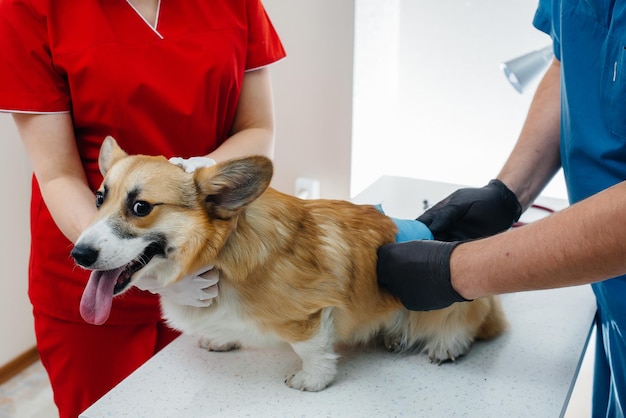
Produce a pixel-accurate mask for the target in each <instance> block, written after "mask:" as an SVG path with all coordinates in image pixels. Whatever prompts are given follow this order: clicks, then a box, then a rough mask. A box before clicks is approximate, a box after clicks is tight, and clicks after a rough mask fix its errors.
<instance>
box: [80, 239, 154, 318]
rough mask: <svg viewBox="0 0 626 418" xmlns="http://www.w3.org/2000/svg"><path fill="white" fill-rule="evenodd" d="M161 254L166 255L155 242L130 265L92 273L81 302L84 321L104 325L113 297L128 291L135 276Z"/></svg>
mask: <svg viewBox="0 0 626 418" xmlns="http://www.w3.org/2000/svg"><path fill="white" fill-rule="evenodd" d="M159 254H160V255H163V254H165V252H164V250H163V246H162V245H161V244H160V243H157V242H153V243H151V244H150V245H148V246H147V247H146V249H145V250H144V252H143V253H142V254H141V255H140V256H139V257H137V258H136V259H134V260H133V261H131V262H130V263H128V264H125V265H123V266H121V267H118V268H116V269H113V270H94V271H92V272H91V275H90V276H89V281H88V282H87V286H86V287H85V290H84V292H83V297H82V298H81V300H80V314H81V316H82V317H83V319H84V320H85V321H87V322H89V323H91V324H95V325H102V324H103V323H104V322H105V321H106V320H107V319H108V318H109V314H110V313H111V305H112V304H113V296H114V295H117V294H118V293H120V292H122V291H123V290H124V289H126V288H127V287H128V285H129V284H130V279H131V278H132V276H133V274H135V273H136V272H138V271H139V270H141V269H142V268H143V267H145V266H146V265H147V264H148V263H149V262H150V260H152V258H153V257H154V256H156V255H159Z"/></svg>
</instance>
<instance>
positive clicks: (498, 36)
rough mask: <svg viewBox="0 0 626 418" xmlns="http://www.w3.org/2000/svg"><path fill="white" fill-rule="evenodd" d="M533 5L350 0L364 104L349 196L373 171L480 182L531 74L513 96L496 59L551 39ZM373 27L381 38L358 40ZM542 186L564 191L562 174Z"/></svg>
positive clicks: (525, 102)
mask: <svg viewBox="0 0 626 418" xmlns="http://www.w3.org/2000/svg"><path fill="white" fill-rule="evenodd" d="M361 5H363V7H360V6H361ZM536 6H537V1H528V0H507V1H502V0H481V1H471V2H470V1H465V0H437V1H431V0H357V17H358V20H357V36H356V47H357V50H356V58H357V60H356V63H355V68H356V75H357V78H356V80H355V99H356V98H361V100H362V101H364V103H355V112H356V113H355V116H354V117H355V127H354V132H355V138H354V144H353V160H352V180H351V181H352V194H355V193H357V192H358V191H360V190H362V189H363V188H364V187H366V186H367V185H368V184H370V183H371V182H372V181H374V180H375V179H376V178H378V177H379V176H380V175H382V174H393V175H400V176H407V177H416V178H424V179H429V180H440V181H446V182H450V183H456V184H467V185H474V186H482V185H484V184H486V182H487V181H488V180H489V179H491V178H493V177H494V176H495V175H496V174H497V173H498V171H499V170H500V168H501V166H502V164H503V163H504V161H505V159H506V157H507V156H508V154H509V152H510V150H511V149H512V147H513V145H514V142H515V140H516V139H517V135H518V134H519V131H520V129H521V126H522V123H523V121H524V118H525V115H526V111H527V109H528V106H529V104H530V100H531V98H532V93H533V92H534V89H535V87H536V84H537V81H538V80H536V82H535V83H534V84H533V85H532V86H531V89H530V90H529V91H528V92H526V93H524V94H523V95H520V94H519V93H517V91H515V90H514V89H513V88H512V87H511V86H510V85H509V84H508V83H507V81H506V78H505V77H504V75H503V73H502V71H501V69H500V66H499V65H500V63H501V62H503V61H506V60H508V59H511V58H514V57H517V56H519V55H521V54H523V53H526V52H530V51H531V50H534V49H539V48H541V47H543V46H545V45H547V44H549V43H550V40H549V38H548V36H547V35H545V34H543V33H541V32H539V31H538V30H536V29H534V28H533V26H532V19H533V16H534V13H535V9H536ZM394 7H395V13H396V14H395V15H394V13H393V8H394ZM371 8H375V9H376V10H375V11H374V12H370V13H369V16H368V14H367V13H361V14H359V13H360V12H359V11H360V10H368V9H371ZM371 16H373V19H374V22H371V21H370V20H368V19H372V17H371ZM394 28H395V30H396V31H397V40H396V42H397V45H396V44H394V43H393V35H394V34H393V30H394ZM373 30H376V31H378V32H380V33H382V34H383V36H385V37H386V38H385V39H387V41H386V43H384V44H383V45H382V46H381V45H380V44H379V43H376V42H369V43H367V42H361V40H362V39H363V38H364V37H368V36H369V37H371V32H372V31H373ZM390 51H394V52H393V53H392V52H390ZM393 54H395V55H397V60H396V61H394V60H393ZM377 56H383V57H385V58H386V59H387V58H388V60H386V61H381V60H378V61H375V58H376V57H377ZM373 60H374V62H375V64H374V65H372V61H373ZM370 68H372V70H369V69H370ZM368 70H369V71H368ZM381 84H382V85H385V86H386V87H387V88H388V90H386V91H382V92H381V91H380V90H381V88H380V85H381ZM393 89H395V91H393ZM394 96H396V97H397V102H395V103H394V102H393V98H394ZM389 109H393V111H392V112H390V111H389ZM394 111H395V112H394ZM545 194H547V195H551V196H555V197H565V187H564V184H563V178H562V174H559V175H558V176H557V178H555V181H553V182H552V184H551V185H550V186H549V187H548V189H546V191H545Z"/></svg>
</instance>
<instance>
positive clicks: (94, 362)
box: [34, 311, 179, 418]
mask: <svg viewBox="0 0 626 418" xmlns="http://www.w3.org/2000/svg"><path fill="white" fill-rule="evenodd" d="M34 317H35V334H36V336H37V348H38V349H39V354H40V356H41V362H42V364H43V366H44V367H45V368H46V370H47V372H48V376H49V378H50V383H51V384H52V391H53V393H54V402H55V403H56V405H57V407H58V409H59V417H60V418H76V417H77V416H78V415H79V414H80V413H81V412H82V411H84V410H85V409H87V408H88V407H89V406H90V405H91V404H93V403H94V402H95V401H97V400H98V399H99V398H100V397H102V396H103V395H104V394H105V393H107V392H108V391H109V390H111V389H112V388H113V387H114V386H115V385H117V384H118V383H119V382H120V381H122V380H123V379H124V378H125V377H126V376H128V375H129V374H130V373H132V372H133V371H134V370H135V369H137V368H138V367H139V366H141V365H142V364H143V363H144V362H145V361H146V360H148V359H149V358H150V357H152V356H153V355H154V354H155V353H157V352H158V351H159V350H161V349H162V348H163V347H165V346H166V345H167V344H169V343H170V342H171V341H173V340H174V339H175V338H176V337H177V336H178V335H179V333H178V332H176V331H174V330H172V329H171V328H168V327H167V326H166V325H165V324H164V323H163V322H157V323H149V324H129V325H106V324H105V325H101V326H95V325H90V324H87V323H74V322H69V321H65V320H60V319H57V318H53V317H50V316H48V315H45V314H42V313H40V312H37V311H35V312H34Z"/></svg>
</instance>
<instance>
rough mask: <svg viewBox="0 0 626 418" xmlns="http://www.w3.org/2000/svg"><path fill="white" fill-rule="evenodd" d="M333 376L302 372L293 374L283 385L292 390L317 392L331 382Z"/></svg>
mask: <svg viewBox="0 0 626 418" xmlns="http://www.w3.org/2000/svg"><path fill="white" fill-rule="evenodd" d="M333 378H334V376H330V377H329V376H317V375H313V374H311V373H307V372H305V371H304V370H300V371H299V372H296V373H294V374H293V375H291V377H289V378H287V380H285V384H286V385H287V386H289V387H290V388H293V389H298V390H306V391H308V392H319V391H320V390H322V389H324V388H326V386H328V385H329V384H330V382H332V380H333Z"/></svg>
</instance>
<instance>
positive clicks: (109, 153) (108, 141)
mask: <svg viewBox="0 0 626 418" xmlns="http://www.w3.org/2000/svg"><path fill="white" fill-rule="evenodd" d="M125 157H128V154H126V152H124V150H123V149H121V148H120V146H119V145H117V141H116V140H115V138H113V137H112V136H107V137H106V138H104V142H103V143H102V145H101V146H100V155H99V156H98V165H99V166H100V172H101V173H102V175H103V176H106V174H107V171H109V169H110V168H111V167H112V166H113V164H115V163H116V162H117V161H119V160H121V159H122V158H125Z"/></svg>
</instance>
